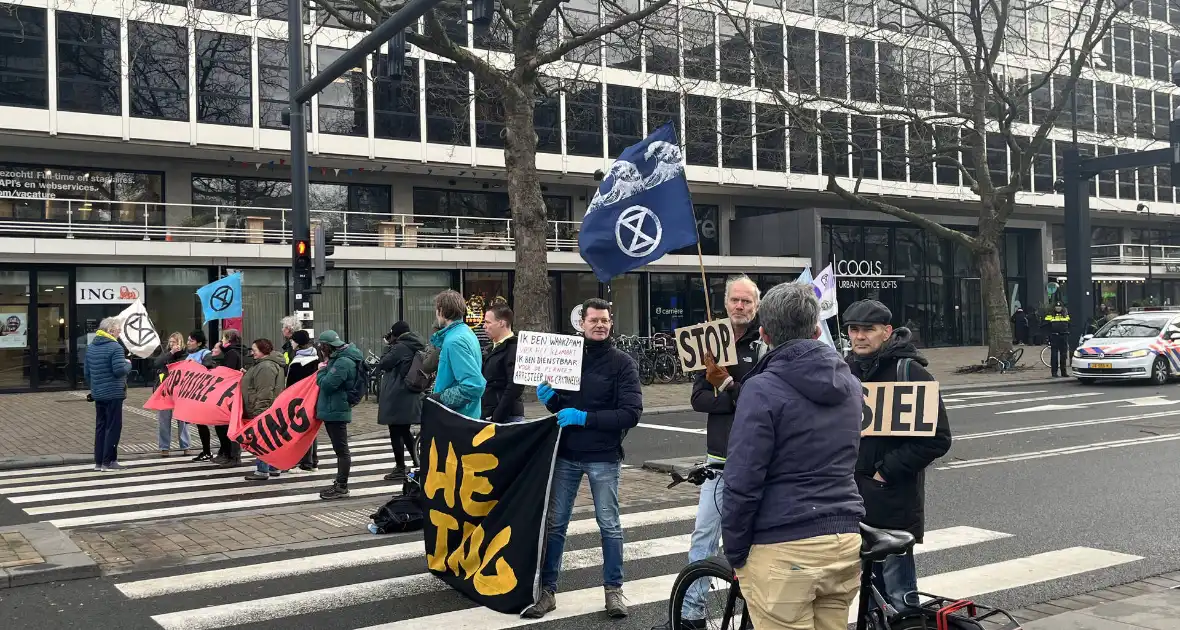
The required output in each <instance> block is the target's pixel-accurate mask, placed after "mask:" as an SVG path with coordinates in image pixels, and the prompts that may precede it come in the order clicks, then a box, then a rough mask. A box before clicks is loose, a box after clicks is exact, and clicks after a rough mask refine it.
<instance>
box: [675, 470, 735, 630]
mask: <svg viewBox="0 0 1180 630" xmlns="http://www.w3.org/2000/svg"><path fill="white" fill-rule="evenodd" d="M708 461H709V462H710V463H712V462H717V461H721V460H718V459H715V458H713V457H710V458H709V459H708ZM724 492H725V478H724V477H722V476H721V475H717V477H716V478H714V479H709V480H707V481H705V483H703V484H701V498H700V501H699V503H698V504H697V522H696V526H695V527H693V530H692V542H691V543H690V544H689V547H688V561H689V562H696V561H697V560H704V559H705V558H709V557H712V556H715V555H717V547H718V544H719V543H720V542H721V495H722V494H723V493H724ZM708 587H709V581H708V580H697V581H696V582H693V583H692V586H690V587H689V589H688V593H686V594H685V596H684V608H683V612H682V615H683V617H684V618H685V619H704V618H705V594H706V592H707V591H708Z"/></svg>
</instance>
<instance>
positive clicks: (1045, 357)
mask: <svg viewBox="0 0 1180 630" xmlns="http://www.w3.org/2000/svg"><path fill="white" fill-rule="evenodd" d="M1051 352H1052V350H1051V349H1050V348H1049V346H1045V347H1044V348H1041V363H1043V364H1044V365H1045V367H1049V356H1050V353H1051Z"/></svg>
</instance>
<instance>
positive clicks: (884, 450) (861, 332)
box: [843, 300, 951, 610]
mask: <svg viewBox="0 0 1180 630" xmlns="http://www.w3.org/2000/svg"><path fill="white" fill-rule="evenodd" d="M843 319H844V323H845V325H847V326H848V340H849V341H850V342H851V343H852V354H850V355H849V356H848V364H849V367H851V368H852V374H853V375H854V376H856V377H857V378H859V379H860V380H861V381H864V382H866V383H874V382H886V383H887V382H897V381H933V380H934V377H933V376H931V375H930V372H928V371H926V365H928V362H927V361H926V358H925V357H923V356H922V355H921V354H920V353H919V352H918V349H917V348H916V347H915V346H914V344H913V342H912V340H911V339H910V331H909V330H908V329H906V328H898V329H896V330H895V329H894V328H893V327H892V326H890V325H889V322H890V321H892V319H893V313H891V312H890V311H889V308H888V307H886V306H885V305H884V304H882V303H880V302H878V301H876V300H861V301H859V302H854V303H853V304H852V305H851V306H849V307H848V310H846V311H844V316H843ZM903 360H904V362H903ZM950 448H951V428H950V423H949V421H948V420H947V415H946V407H945V406H944V405H943V404H942V397H941V396H940V397H939V399H938V426H937V428H936V430H935V434H934V436H933V437H877V436H867V437H864V438H862V439H861V441H860V456H859V457H858V458H857V461H856V483H857V485H858V486H859V487H860V494H861V497H863V498H864V505H865V518H864V522H865V524H866V525H871V526H873V527H882V528H886V529H904V530H906V531H908V532H910V533H911V534H913V535H914V538H915V539H917V541H918V542H919V543H921V542H922V534H923V530H924V528H925V503H926V498H925V495H926V472H925V471H926V468H927V467H928V466H930V464H931V463H933V462H934V460H936V459H938V458H939V457H942V456H943V455H945V454H946V452H947V451H948V450H950ZM873 579H874V581H875V582H876V583H877V588H878V589H880V591H881V593H882V594H884V596H885V598H886V599H888V600H889V603H890V604H892V605H893V607H894V608H896V609H898V610H902V609H904V608H906V607H907V606H908V604H907V602H906V599H905V596H906V594H907V593H910V592H912V591H916V590H917V589H918V577H917V573H916V570H915V568H914V552H913V550H910V551H909V552H907V553H906V554H905V555H902V556H891V557H889V558H887V559H886V560H885V562H884V563H875V564H873Z"/></svg>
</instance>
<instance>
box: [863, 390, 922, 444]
mask: <svg viewBox="0 0 1180 630" xmlns="http://www.w3.org/2000/svg"><path fill="white" fill-rule="evenodd" d="M861 389H862V391H863V392H864V396H865V401H864V409H863V413H862V416H861V422H860V434H861V435H862V436H865V435H871V436H880V437H884V436H892V437H933V436H934V432H935V431H936V430H937V429H938V381H905V382H901V383H861Z"/></svg>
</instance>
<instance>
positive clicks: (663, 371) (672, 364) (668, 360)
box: [656, 354, 677, 384]
mask: <svg viewBox="0 0 1180 630" xmlns="http://www.w3.org/2000/svg"><path fill="white" fill-rule="evenodd" d="M676 361H677V358H676V357H675V356H673V355H670V354H661V355H660V356H658V357H656V378H657V379H659V381H660V382H661V383H665V384H667V383H671V382H672V379H674V378H676Z"/></svg>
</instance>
